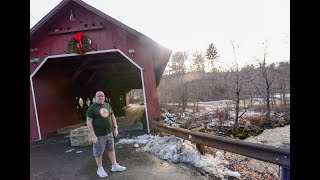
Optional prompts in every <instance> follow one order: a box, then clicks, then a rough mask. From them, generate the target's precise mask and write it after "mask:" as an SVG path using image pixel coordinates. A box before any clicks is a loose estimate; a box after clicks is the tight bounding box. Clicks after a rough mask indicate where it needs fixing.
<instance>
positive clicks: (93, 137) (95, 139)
mask: <svg viewBox="0 0 320 180" xmlns="http://www.w3.org/2000/svg"><path fill="white" fill-rule="evenodd" d="M92 142H93V143H94V144H95V143H97V142H98V138H97V136H92Z"/></svg>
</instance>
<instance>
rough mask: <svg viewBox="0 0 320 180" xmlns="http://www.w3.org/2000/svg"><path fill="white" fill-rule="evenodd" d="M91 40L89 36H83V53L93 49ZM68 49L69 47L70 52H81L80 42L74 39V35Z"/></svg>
mask: <svg viewBox="0 0 320 180" xmlns="http://www.w3.org/2000/svg"><path fill="white" fill-rule="evenodd" d="M90 42H91V40H90V39H89V38H88V37H86V36H83V38H82V41H81V43H82V51H83V53H86V52H88V51H90V50H91V44H90ZM68 49H69V52H73V53H77V54H80V51H79V47H78V42H77V41H76V40H75V39H74V37H72V38H71V39H70V40H69V42H68Z"/></svg>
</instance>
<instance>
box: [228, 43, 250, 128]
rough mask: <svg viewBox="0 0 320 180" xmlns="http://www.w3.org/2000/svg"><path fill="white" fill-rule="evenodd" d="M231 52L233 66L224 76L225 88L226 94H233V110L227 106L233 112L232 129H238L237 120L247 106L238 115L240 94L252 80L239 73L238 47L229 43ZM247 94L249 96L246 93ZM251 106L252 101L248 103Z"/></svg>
mask: <svg viewBox="0 0 320 180" xmlns="http://www.w3.org/2000/svg"><path fill="white" fill-rule="evenodd" d="M231 45H232V50H233V54H234V63H233V66H231V67H230V71H229V73H227V76H225V88H226V90H227V91H228V92H230V93H231V94H233V97H234V98H233V99H232V100H233V101H235V104H234V109H233V108H232V107H231V106H230V105H228V107H229V109H230V110H235V115H236V116H235V124H234V129H236V130H237V129H238V126H239V118H241V116H243V114H244V113H245V112H246V111H247V109H248V108H249V106H248V105H247V106H244V111H243V112H242V113H240V98H241V96H242V94H244V92H243V91H244V90H245V89H244V87H245V86H247V85H248V84H249V82H251V81H252V80H253V78H252V77H251V76H250V75H249V74H247V73H241V71H240V69H239V64H238V61H237V56H236V54H237V50H238V48H239V45H238V44H237V45H235V44H234V42H231ZM247 94H250V93H248V92H247ZM250 102H251V103H250V104H252V101H250Z"/></svg>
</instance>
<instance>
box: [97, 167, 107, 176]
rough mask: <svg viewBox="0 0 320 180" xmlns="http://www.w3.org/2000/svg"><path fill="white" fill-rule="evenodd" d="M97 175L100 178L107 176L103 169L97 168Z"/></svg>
mask: <svg viewBox="0 0 320 180" xmlns="http://www.w3.org/2000/svg"><path fill="white" fill-rule="evenodd" d="M97 174H98V175H99V176H100V177H107V176H108V174H107V173H106V171H105V170H104V169H103V167H100V168H98V170H97Z"/></svg>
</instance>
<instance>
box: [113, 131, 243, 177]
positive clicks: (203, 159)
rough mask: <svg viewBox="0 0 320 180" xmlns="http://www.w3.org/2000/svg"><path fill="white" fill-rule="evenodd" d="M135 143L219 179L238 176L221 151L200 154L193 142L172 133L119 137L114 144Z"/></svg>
mask: <svg viewBox="0 0 320 180" xmlns="http://www.w3.org/2000/svg"><path fill="white" fill-rule="evenodd" d="M135 143H137V144H139V147H140V148H139V149H137V150H141V151H144V152H148V153H150V154H154V155H156V156H157V157H159V158H160V159H164V160H167V161H170V162H174V163H180V162H181V163H189V164H191V165H194V166H195V167H198V168H200V169H202V170H204V171H206V172H207V173H209V174H213V175H214V176H216V177H218V178H221V179H224V178H227V176H235V177H239V176H240V174H239V173H238V172H234V171H231V170H229V169H228V168H226V167H225V166H224V165H225V164H228V163H229V162H228V161H227V160H225V159H224V156H223V154H222V153H221V152H219V151H218V152H217V153H216V156H215V157H214V156H213V155H211V154H206V155H201V154H200V153H199V151H197V149H196V147H195V144H192V143H191V142H189V141H184V140H183V139H181V138H177V137H175V136H173V135H171V136H164V137H159V136H153V135H147V134H144V135H142V136H137V137H136V138H134V139H120V140H119V141H118V142H117V143H116V144H135Z"/></svg>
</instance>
